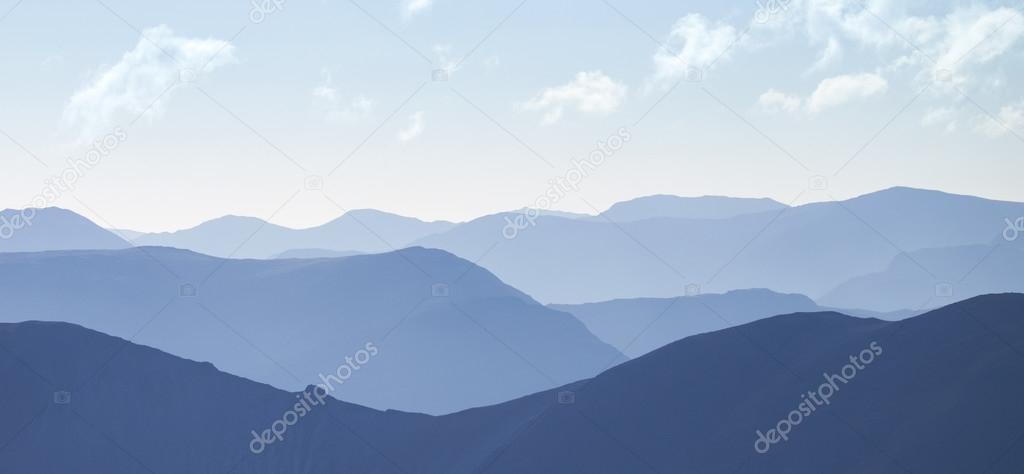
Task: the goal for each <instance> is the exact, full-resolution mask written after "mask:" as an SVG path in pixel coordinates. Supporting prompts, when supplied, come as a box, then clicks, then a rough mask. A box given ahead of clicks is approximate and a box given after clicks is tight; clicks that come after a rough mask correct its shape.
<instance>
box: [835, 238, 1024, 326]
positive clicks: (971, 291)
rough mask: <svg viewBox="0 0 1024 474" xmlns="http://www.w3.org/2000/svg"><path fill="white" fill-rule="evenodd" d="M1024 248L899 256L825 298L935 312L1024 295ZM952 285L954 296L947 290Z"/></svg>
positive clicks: (872, 306) (1002, 246) (841, 302)
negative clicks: (995, 296) (980, 299)
mask: <svg viewBox="0 0 1024 474" xmlns="http://www.w3.org/2000/svg"><path fill="white" fill-rule="evenodd" d="M1022 269H1024V246H1022V245H1020V244H1016V245H1013V244H1010V243H1007V242H1000V243H998V244H995V245H968V246H959V247H944V248H937V249H926V250H918V251H916V252H910V253H909V254H901V255H897V256H896V257H895V258H894V259H893V261H892V263H890V265H889V267H888V268H886V269H885V270H884V271H882V272H877V273H872V274H868V275H863V276H859V277H856V278H853V279H851V280H849V281H847V282H845V283H843V284H842V285H839V286H838V287H837V288H835V289H834V290H832V291H830V292H829V293H827V294H826V295H825V296H823V297H822V298H821V301H822V303H823V304H828V305H832V306H843V305H846V304H850V303H853V302H856V301H862V302H864V304H865V305H867V306H868V308H869V309H875V310H879V311H889V310H894V309H898V308H922V307H923V308H934V307H937V306H942V305H946V304H949V303H951V302H954V301H960V300H963V299H967V298H970V297H973V296H977V295H981V294H987V293H998V292H1010V291H1014V292H1021V291H1024V278H1022V277H1021V275H1022ZM945 285H948V286H947V288H948V290H949V291H945V290H943V287H944V286H945Z"/></svg>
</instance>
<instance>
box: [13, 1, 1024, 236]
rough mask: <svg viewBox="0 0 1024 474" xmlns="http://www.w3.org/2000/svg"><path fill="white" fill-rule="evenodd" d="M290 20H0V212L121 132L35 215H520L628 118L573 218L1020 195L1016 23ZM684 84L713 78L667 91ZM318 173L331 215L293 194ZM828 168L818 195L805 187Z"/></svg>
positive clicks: (235, 12)
mask: <svg viewBox="0 0 1024 474" xmlns="http://www.w3.org/2000/svg"><path fill="white" fill-rule="evenodd" d="M260 1H261V2H262V3H263V4H265V5H267V6H268V8H270V9H273V8H274V7H273V5H274V2H272V1H266V0H260ZM278 4H280V5H281V6H282V7H283V8H282V9H281V10H279V11H270V10H268V11H266V12H265V15H263V18H262V21H261V22H258V23H254V22H252V21H251V19H250V18H251V17H252V16H253V15H252V8H253V7H252V4H251V3H250V2H245V1H231V2H205V1H193V0H186V1H180V2H138V1H124V0H103V2H102V3H100V2H97V1H94V0H87V1H70V0H67V1H56V0H25V1H24V2H21V3H20V4H18V3H17V2H12V1H10V0H3V1H2V2H0V15H3V12H7V11H9V14H8V15H7V16H6V17H5V18H4V19H3V20H2V21H0V60H2V61H3V63H4V67H3V74H0V104H2V106H0V131H2V132H3V133H4V134H6V135H9V137H6V136H3V135H0V160H2V165H0V166H2V170H3V172H2V176H3V181H2V186H0V208H4V207H10V208H21V207H25V206H27V205H28V204H30V203H31V202H32V200H33V198H34V197H37V196H40V195H41V193H42V192H43V189H44V188H45V187H46V184H45V181H46V180H47V179H48V178H50V177H52V176H55V175H58V174H61V173H62V171H63V170H64V168H66V167H67V166H68V165H67V163H66V161H65V160H66V159H67V157H69V156H71V157H76V158H80V157H82V156H84V155H85V154H86V153H87V152H88V151H89V147H90V146H89V145H88V141H91V140H92V139H93V137H94V138H102V137H103V136H105V135H106V134H108V133H111V132H112V131H113V130H115V129H116V128H117V127H121V128H122V129H124V132H125V133H124V139H123V141H120V140H119V144H118V145H117V147H116V149H114V150H113V151H112V152H111V153H110V154H109V155H108V156H105V157H103V158H102V160H101V161H100V162H99V163H98V164H97V165H95V166H93V167H91V168H90V169H88V170H85V171H83V172H81V173H79V176H78V178H77V181H76V182H75V184H74V192H73V195H72V194H71V193H62V194H61V195H60V196H49V197H47V198H46V199H45V201H46V204H48V205H56V206H60V207H66V208H70V209H73V210H76V211H79V212H81V213H83V214H84V215H86V216H89V217H93V218H94V219H96V220H97V221H99V222H100V223H101V224H104V225H109V226H116V227H127V228H135V229H139V230H147V231H155V230H171V229H177V228H182V227H188V226H192V225H195V224H197V223H199V222H201V221H203V220H207V219H210V218H213V217H217V216H220V215H224V214H240V215H252V216H257V217H262V218H268V217H271V216H272V219H271V220H272V221H274V222H277V223H281V224H284V225H289V226H311V225H316V224H319V223H322V222H324V221H327V220H329V219H331V218H333V217H336V216H337V215H338V214H339V213H340V212H341V210H340V209H339V207H338V206H337V205H340V206H342V207H344V208H367V207H372V208H378V209H382V210H387V211H391V212H396V213H400V214H405V215H411V216H416V217H420V218H425V219H450V220H464V219H469V218H472V217H476V216H479V215H481V214H486V213H491V212H496V211H501V210H507V209H515V208H520V207H523V206H528V205H532V204H533V203H534V201H535V199H536V198H537V196H539V195H541V194H543V193H544V192H545V190H546V189H547V188H548V187H549V186H550V184H549V181H550V180H551V179H553V178H556V177H558V176H564V175H565V173H566V170H567V169H569V167H570V166H571V160H572V159H573V158H574V157H575V158H582V157H584V156H586V155H587V154H588V153H589V152H590V151H592V150H594V149H595V147H596V145H595V143H596V142H597V141H598V140H602V139H605V138H606V137H609V136H611V135H612V134H615V133H616V131H617V130H618V129H619V128H620V127H627V128H629V129H630V132H631V135H632V140H630V141H629V142H628V143H627V144H626V145H625V146H624V147H623V148H622V149H621V150H619V151H618V152H616V153H615V154H614V155H613V156H611V157H610V158H608V159H607V160H606V161H605V163H604V164H603V165H602V166H601V167H600V168H599V169H597V170H596V171H594V172H593V173H592V174H591V175H590V176H588V177H587V178H586V179H585V180H584V181H583V182H582V184H581V186H580V189H579V192H578V193H574V194H573V195H572V196H570V198H569V199H566V200H565V201H563V202H561V203H560V204H559V206H558V208H559V209H561V210H568V211H577V212H593V208H592V207H591V206H594V207H596V208H601V209H603V208H605V207H607V206H608V205H610V204H611V203H613V202H615V201H619V200H624V199H628V198H632V197H635V196H639V195H646V194H655V193H672V194H680V195H703V194H720V195H734V196H767V197H772V198H775V199H777V200H780V201H782V202H786V203H792V202H793V200H794V199H795V198H797V196H798V195H799V199H798V200H797V201H796V203H800V202H806V201H809V200H826V199H831V198H845V197H850V196H853V195H858V194H863V193H866V192H871V191H874V190H878V189H881V188H885V187H889V186H895V185H906V186H915V187H924V188H934V189H941V190H945V191H950V192H957V193H965V194H976V195H980V196H985V197H992V198H1000V199H1009V200H1024V186H1021V185H1020V181H1021V179H1022V178H1024V161H1022V158H1021V157H1022V156H1024V139H1022V138H1021V137H1024V102H1022V100H1024V93H1022V92H1021V91H1022V89H1021V84H1020V83H1019V81H1020V80H1021V79H1020V77H1021V74H1020V72H1021V66H1022V64H1024V63H1022V61H1024V49H1022V44H1024V43H1022V41H1021V36H1022V35H1024V17H1022V14H1021V7H1020V5H1019V4H1009V3H995V2H984V1H973V0H971V1H962V2H956V3H952V2H894V1H888V0H884V1H879V0H876V1H872V2H869V6H868V9H867V10H864V9H862V8H861V7H860V6H858V4H857V3H855V2H852V1H842V0H832V1H810V2H807V1H797V0H792V1H788V2H787V1H783V0H774V1H771V2H769V1H766V0H764V1H762V2H761V3H760V4H758V3H755V2H730V3H723V2H668V1H657V2H643V3H642V4H640V3H639V2H624V1H621V0H608V1H607V3H606V2H604V1H601V0H578V1H562V2H540V1H526V2H523V1H522V0H514V1H490V2H472V1H466V0H458V1H456V0H432V1H427V0H416V1H415V2H406V1H390V0H380V1H374V2H370V1H366V0H363V1H361V2H358V5H359V6H358V7H357V6H356V4H353V3H352V2H349V1H339V0H326V1H305V2H299V1H296V0H284V1H280V2H278ZM12 6H13V7H14V8H13V10H9V9H10V8H11V7H12ZM360 7H361V8H364V9H365V10H366V11H365V12H364V11H361V10H360ZM759 9H760V10H761V13H758V10H759ZM513 11H514V13H512V12H513ZM510 14H511V15H510ZM256 16H257V17H258V16H260V15H256ZM761 19H767V21H766V22H764V23H762V22H759V21H758V20H761ZM503 20H504V22H503ZM378 21H379V22H380V23H383V24H384V25H386V28H385V27H384V26H381V24H379V23H378ZM502 22H503V23H502ZM499 24H500V26H499ZM496 27H497V29H495V28H496ZM388 29H390V30H391V31H393V32H394V34H392V33H391V32H389V31H388ZM140 31H141V32H143V34H142V35H140ZM492 31H493V32H492ZM239 32H240V33H239ZM236 34H237V37H236V36H235V35H236ZM143 36H145V38H143ZM232 38H234V40H233V41H231V42H230V43H228V42H227V41H228V40H231V39H232ZM406 43H408V44H406ZM154 44H156V45H159V49H158V48H156V47H155V46H154ZM477 45H479V47H478V48H477V49H475V51H473V53H472V54H471V55H469V56H468V57H466V58H465V59H464V60H463V61H462V62H461V63H459V61H460V59H461V58H463V57H464V56H465V55H466V54H467V53H469V52H470V50H472V49H473V48H474V47H475V46H477ZM161 49H162V50H164V51H165V52H166V53H167V54H164V52H161ZM669 50H670V51H669ZM213 51H220V53H219V54H217V55H216V56H213V55H212V52H213ZM421 55H422V56H421ZM170 56H174V57H175V59H171V58H170ZM211 56H213V59H212V60H210V57H211ZM424 56H425V57H424ZM715 58H717V60H716V59H715ZM207 62H208V65H207V67H206V69H205V72H204V73H203V74H200V75H199V77H198V79H197V80H196V81H195V82H194V83H189V84H174V81H175V80H177V79H178V77H180V76H179V74H178V70H179V69H181V68H185V69H189V70H191V69H199V68H201V67H202V65H203V64H207ZM456 63H458V64H459V65H458V68H457V69H456V70H454V71H452V72H451V74H450V80H449V81H448V82H431V81H430V79H431V72H432V69H434V68H436V67H439V66H443V65H448V66H451V65H453V64H456ZM687 67H689V68H690V70H691V71H693V70H701V71H703V77H702V80H701V81H700V82H693V81H685V80H684V81H682V82H679V83H678V86H677V87H675V88H673V87H672V86H673V85H674V84H676V83H677V81H678V80H679V79H681V78H682V75H683V74H685V71H686V70H687ZM935 77H938V80H933V78H935ZM172 84H174V85H173V87H171V85H172ZM168 87H170V89H168ZM417 90H418V92H416V93H415V94H413V93H414V91H417ZM922 91H923V92H922ZM410 96H411V99H409V97H410ZM406 99H408V102H405V101H406ZM150 104H155V106H154V107H152V108H150V109H149V111H148V112H147V113H146V114H145V115H144V116H143V118H142V119H141V120H138V121H137V122H135V123H134V124H133V125H131V126H129V124H130V123H131V122H132V121H133V120H134V119H135V117H137V116H138V115H139V112H140V111H141V110H143V109H145V108H146V107H148V106H149V105H150ZM652 107H653V109H652ZM396 110H397V111H396ZM648 111H650V112H649V114H648V115H646V116H645V113H647V112H648ZM392 114H393V115H392ZM641 117H644V119H643V121H641V122H640V123H637V121H638V120H639V119H640V118H641ZM993 117H994V118H993ZM890 121H891V122H890ZM887 124H888V125H887ZM371 134H372V135H371ZM876 134H877V137H876ZM86 137H90V138H89V139H88V140H86V139H85V138H86ZM873 137H875V138H873ZM15 142H17V143H15ZM361 143H362V145H361V146H360V144H361ZM19 144H20V146H19ZM865 145H866V146H865ZM357 147H358V151H357V152H356V153H354V154H352V151H353V150H356V149H357ZM858 150H861V151H860V152H859V154H858ZM31 155H35V156H36V157H38V158H39V160H41V161H42V162H43V163H45V164H46V166H45V167H44V166H43V165H42V164H40V163H39V162H37V161H36V160H35V159H34V158H33V157H32V156H31ZM536 155H540V157H538V156H536ZM855 155H856V158H855V159H853V160H852V161H851V162H850V164H849V165H848V166H846V167H845V168H843V169H842V172H840V173H839V174H838V175H836V174H835V173H836V171H837V170H839V169H840V168H841V167H842V166H843V164H844V163H845V162H847V161H848V160H850V158H851V157H853V156H855ZM346 157H348V159H347V160H346ZM292 160H294V161H295V162H297V163H298V164H299V165H298V166H297V165H296V164H294V163H293V162H292ZM343 160H344V164H343V165H342V166H341V167H340V168H337V170H336V171H335V172H334V173H333V174H330V172H331V171H332V170H333V169H335V167H336V166H338V164H339V163H342V162H343ZM545 161H547V162H548V163H550V164H548V163H545ZM798 162H799V163H798ZM310 175H320V176H324V177H325V191H324V193H326V195H327V196H329V197H330V199H325V197H324V195H323V194H321V193H320V192H316V191H312V192H310V191H303V188H304V182H305V181H306V178H307V176H310ZM815 175H824V176H828V177H829V189H828V190H827V191H819V190H807V188H808V182H809V179H810V178H811V177H812V176H815ZM805 190H807V191H806V192H803V194H801V192H802V191H805ZM297 192H298V194H296V193H297ZM51 197H52V199H51ZM331 201H334V202H335V203H337V205H335V204H334V203H332V202H331Z"/></svg>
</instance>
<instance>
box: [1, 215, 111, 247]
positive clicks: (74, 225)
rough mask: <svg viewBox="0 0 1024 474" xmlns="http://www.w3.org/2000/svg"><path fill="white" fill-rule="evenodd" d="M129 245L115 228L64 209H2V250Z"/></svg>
mask: <svg viewBox="0 0 1024 474" xmlns="http://www.w3.org/2000/svg"><path fill="white" fill-rule="evenodd" d="M128 245H129V244H128V242H126V241H125V240H124V239H122V238H120V237H118V236H117V235H115V234H113V233H112V232H110V231H108V230H105V229H103V228H101V227H100V226H98V225H96V224H94V223H93V222H92V221H90V220H89V219H86V218H84V217H82V216H80V215H78V214H75V213H74V212H71V211H68V210H65V209H60V208H56V207H48V208H45V209H31V208H30V209H21V210H15V209H5V210H3V211H0V252H39V251H44V250H78V249H123V248H126V247H128Z"/></svg>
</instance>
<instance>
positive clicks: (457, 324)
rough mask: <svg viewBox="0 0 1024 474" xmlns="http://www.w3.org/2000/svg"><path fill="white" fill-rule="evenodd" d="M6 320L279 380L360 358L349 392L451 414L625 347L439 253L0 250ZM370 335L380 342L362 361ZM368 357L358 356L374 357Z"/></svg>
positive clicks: (589, 369) (312, 377)
mask: <svg viewBox="0 0 1024 474" xmlns="http://www.w3.org/2000/svg"><path fill="white" fill-rule="evenodd" d="M0 299H3V301H4V302H5V303H4V308H5V310H4V311H3V313H2V316H0V317H2V320H3V321H8V322H13V321H21V320H28V319H32V320H49V321H68V322H72V323H78V324H82V325H88V326H89V327H91V328H94V329H96V330H99V331H102V332H104V333H107V334H111V335H115V336H118V337H124V338H128V339H131V340H132V341H134V342H138V343H140V344H145V345H149V346H152V347H156V348H159V349H161V350H166V351H168V352H171V353H173V354H176V355H180V356H182V357H187V358H190V359H194V360H204V361H210V362H213V363H214V364H216V365H217V366H218V367H220V368H222V369H224V370H226V371H229V372H231V373H234V374H238V375H241V376H244V377H247V378H250V379H253V380H257V381H260V382H265V383H269V384H271V385H274V386H276V387H279V388H284V389H291V390H298V389H301V388H302V387H305V386H306V385H308V384H310V383H314V382H319V381H320V380H321V377H320V376H321V375H324V376H325V377H330V376H331V374H336V373H339V371H340V372H342V373H347V372H348V371H349V370H352V371H353V372H356V373H353V374H352V380H351V381H349V382H348V383H345V384H344V386H343V387H340V388H339V391H338V393H337V395H338V396H339V397H341V398H343V399H345V400H349V401H353V402H357V403H360V404H364V405H368V406H373V407H379V408H398V409H404V410H411V411H421V412H427V413H447V412H451V411H456V410H460V409H464V408H468V407H473V406H480V405H486V404H493V403H497V402H501V401H505V400H508V399H511V398H514V397H517V396H522V395H526V394H528V393H532V392H537V391H540V390H543V389H546V388H550V387H555V386H558V385H561V384H565V383H568V382H571V381H574V380H578V379H582V378H587V377H590V376H593V375H595V374H597V373H598V372H600V371H601V370H604V369H605V368H607V367H609V366H611V365H613V364H615V363H618V362H621V361H622V360H624V356H623V355H622V354H621V353H619V352H618V351H617V350H615V349H614V348H613V347H611V346H609V345H607V344H605V343H603V342H601V341H600V340H599V339H598V338H596V337H595V336H594V335H592V334H591V333H590V332H589V331H587V329H586V327H584V325H583V324H582V323H580V322H579V321H578V320H576V319H575V318H574V317H573V316H572V315H570V314H567V313H563V312H559V311H556V310H553V309H549V308H546V307H544V306H542V305H540V304H539V303H537V302H536V301H534V300H533V299H531V298H530V297H529V296H527V295H525V294H523V293H522V292H520V291H518V290H516V289H514V288H511V287H509V286H507V285H505V284H504V283H502V282H501V281H500V280H498V279H497V278H495V277H494V276H493V275H492V274H491V273H489V272H487V271H486V270H484V269H482V268H480V267H478V266H476V265H473V264H472V263H470V262H468V261H466V260H462V259H460V258H457V257H455V256H454V255H451V254H449V253H447V252H444V251H440V250H428V249H423V248H409V249H405V250H401V251H397V252H389V253H384V254H379V255H362V256H353V257H347V258H333V259H287V260H231V259H221V258H215V257H209V256H205V255H201V254H197V253H194V252H190V251H184V250H177V249H169V248H156V247H139V248H133V249H127V250H119V251H75V252H44V253H13V254H2V255H0ZM367 344H374V345H375V347H377V348H378V351H379V354H378V355H375V357H373V359H372V360H371V361H369V362H367V365H370V366H373V367H374V370H364V371H356V370H353V369H352V367H349V368H345V369H343V368H342V366H344V365H349V366H351V365H352V364H351V363H350V362H348V361H349V358H351V357H354V354H356V353H357V351H359V350H362V349H363V348H364V347H365V346H366V345H367ZM361 363H362V362H360V364H361Z"/></svg>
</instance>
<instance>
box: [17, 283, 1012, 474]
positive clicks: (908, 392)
mask: <svg viewBox="0 0 1024 474" xmlns="http://www.w3.org/2000/svg"><path fill="white" fill-rule="evenodd" d="M1022 354H1024V295H1017V294H1003V295H988V296H982V297H977V298H973V299H971V300H967V301H964V302H961V303H957V304H955V305H952V306H948V307H945V308H942V309H938V310H935V311H932V312H929V313H927V314H924V315H921V316H918V317H914V318H911V319H908V320H905V321H902V322H884V321H879V320H871V319H859V318H852V317H848V316H844V315H841V314H838V313H803V314H791V315H783V316H777V317H774V318H769V319H765V320H761V321H757V322H754V323H750V324H747V325H743V326H738V327H734V328H730V329H726V330H722V331H718V332H714V333H708V334H702V335H698V336H693V337H690V338H687V339H684V340H682V341H679V342H676V343H673V344H670V345H668V346H665V347H663V348H661V349H658V350H656V351H654V352H652V353H650V354H647V355H645V356H643V357H640V358H638V359H634V360H632V361H630V362H627V363H625V364H622V365H620V366H617V367H615V368H613V369H611V370H609V371H607V372H605V373H602V374H601V375H599V376H597V377H595V378H594V379H592V380H589V381H582V382H579V383H576V384H573V385H571V386H568V387H564V388H562V389H558V390H553V391H547V392H542V393H538V394H535V395H531V396H528V397H525V398H521V399H517V400H512V401H509V402H506V403H502V404H499V405H495V406H490V407H484V408H478V409H473V410H468V411H464V412H460V413H456V414H452V415H446V416H440V417H432V416H426V415H418V414H409V413H401V412H395V411H387V412H380V411H375V410H370V409H367V408H362V407H359V406H355V405H351V404H347V403H343V402H337V401H328V402H327V406H315V407H312V408H311V409H310V410H308V413H306V414H305V415H304V416H301V417H299V416H298V415H296V414H294V411H295V410H297V408H295V407H297V404H298V403H300V399H298V398H296V397H297V395H296V394H290V393H287V392H283V391H280V390H276V389H274V388H272V387H269V386H266V385H261V384H257V383H254V382H250V381H248V380H245V379H241V378H238V377H235V376H232V375H228V374H225V373H222V372H219V371H217V370H216V369H215V368H214V367H212V366H211V365H209V364H205V363H198V362H192V361H188V360H183V359H179V358H176V357H173V356H170V355H168V354H165V353H162V352H159V351H156V350H153V349H150V348H147V347H142V346H137V345H134V344H128V343H126V342H125V341H123V340H120V339H117V338H113V337H109V336H105V335H103V334H100V333H96V332H94V331H90V330H87V329H83V328H81V327H78V326H73V325H70V324H64V323H37V322H28V323H20V324H4V325H0V400H2V402H3V403H0V466H3V470H4V472H19V473H20V472H33V473H50V472H83V473H92V472H119V473H121V472H127V473H132V472H193V473H205V472H245V473H271V472H273V473H279V472H288V473H322V472H360V473H377V472H379V473H385V472H406V473H414V472H424V473H426V472H430V473H435V472H437V473H440V472H444V473H464V472H465V473H468V472H507V473H513V472H515V473H522V472H539V473H555V472H560V473H561V472H587V473H620V472H621V473H639V472H663V473H668V472H698V473H725V474H731V473H779V472H786V473H815V474H817V473H823V472H828V473H864V472H871V473H906V472H912V473H958V472H959V473H1007V474H1009V473H1019V472H1021V470H1022V469H1024V449H1021V445H1020V443H1021V442H1022V435H1024V428H1022V426H1024V405H1022V404H1021V403H1020V399H1021V397H1022V396H1024V355H1022ZM851 357H853V358H854V359H851ZM848 367H852V368H848ZM367 370H369V367H368V368H367ZM839 376H845V377H846V379H845V381H840V380H839V379H838V378H837V377H839ZM826 377H828V378H830V379H831V383H832V384H834V385H835V388H832V389H831V391H829V390H828V389H827V388H825V387H830V386H831V385H830V384H829V382H828V380H826ZM63 390H66V391H67V392H68V393H64V392H60V391H63ZM55 391H59V392H58V393H57V394H56V395H55V394H54V392H55ZM570 391H572V392H570ZM808 393H813V395H811V397H810V398H812V399H816V400H818V401H824V400H826V399H827V404H826V403H818V402H813V403H814V407H813V408H814V409H813V411H812V410H810V407H811V405H810V404H811V403H812V402H810V401H807V400H808V398H807V397H805V395H807V394H808ZM826 393H827V395H826ZM301 395H302V394H299V395H298V396H301ZM560 402H561V403H560ZM804 407H806V410H807V411H808V412H809V413H808V414H806V415H804V414H802V411H803V409H804ZM288 410H292V411H293V414H292V415H288V414H287V413H288ZM794 412H796V413H797V414H798V415H799V416H797V415H793V413H794ZM786 418H790V419H791V420H794V421H792V422H791V423H790V424H789V425H785V424H783V423H780V421H781V420H784V419H786ZM276 420H286V421H288V422H292V423H290V424H289V423H285V422H281V423H279V424H277V425H276V426H277V428H278V431H279V432H280V439H279V440H278V439H277V437H275V436H273V435H272V434H271V436H269V437H268V439H274V442H273V443H270V444H262V443H261V442H255V441H254V440H255V438H254V435H253V434H252V432H253V431H255V432H256V433H260V432H262V431H263V430H264V429H270V428H271V427H274V426H275V424H274V423H275V421H276ZM797 420H798V421H797ZM773 429H774V430H776V431H772V430H773ZM758 432H760V433H762V434H765V438H764V439H771V440H772V441H775V442H774V443H771V442H767V441H765V442H761V443H759V442H758V441H759V439H760V438H759V437H758V434H757V433H758ZM780 432H782V433H784V438H783V435H780V434H779V433H780ZM250 442H252V448H253V449H255V450H257V451H260V453H259V454H253V453H252V452H251V451H250ZM759 450H760V451H764V452H763V453H761V452H758V451H759Z"/></svg>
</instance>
